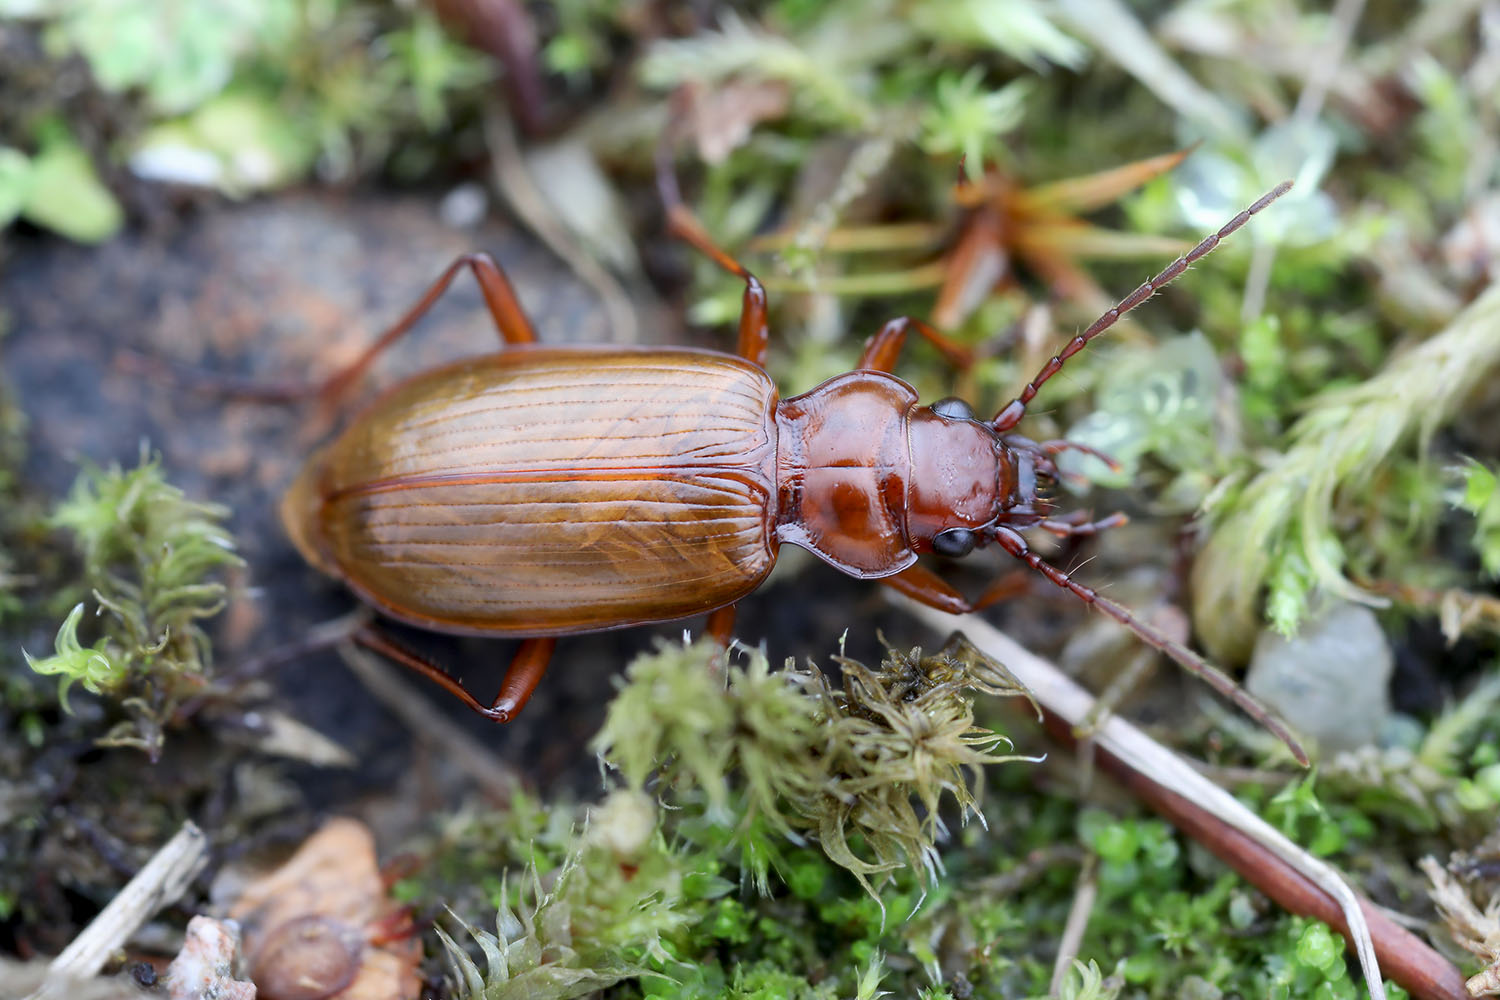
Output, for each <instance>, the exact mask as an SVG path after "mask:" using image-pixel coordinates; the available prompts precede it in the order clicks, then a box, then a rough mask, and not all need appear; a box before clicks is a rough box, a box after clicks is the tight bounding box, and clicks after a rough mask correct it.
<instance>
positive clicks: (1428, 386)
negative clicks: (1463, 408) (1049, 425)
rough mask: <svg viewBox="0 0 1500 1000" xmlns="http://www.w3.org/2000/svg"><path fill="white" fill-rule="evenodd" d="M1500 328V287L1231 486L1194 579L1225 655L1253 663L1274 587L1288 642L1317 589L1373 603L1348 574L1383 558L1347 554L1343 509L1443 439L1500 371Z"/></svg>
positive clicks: (1217, 507)
mask: <svg viewBox="0 0 1500 1000" xmlns="http://www.w3.org/2000/svg"><path fill="white" fill-rule="evenodd" d="M1497 323H1500V288H1492V289H1490V290H1489V291H1488V292H1486V293H1485V294H1484V295H1482V296H1481V297H1480V298H1478V299H1477V300H1475V301H1474V303H1473V304H1472V305H1470V306H1469V307H1468V308H1467V309H1465V310H1464V311H1463V313H1461V314H1460V315H1459V316H1458V317H1456V318H1455V319H1454V321H1453V322H1452V324H1450V325H1449V327H1448V328H1447V329H1446V330H1444V331H1443V332H1441V333H1439V334H1438V335H1437V336H1435V337H1433V338H1432V339H1431V340H1429V341H1427V342H1426V343H1424V344H1422V345H1421V346H1420V347H1417V348H1414V349H1413V350H1411V351H1409V352H1407V353H1406V354H1403V355H1401V356H1400V357H1397V358H1395V359H1393V360H1392V361H1391V362H1390V364H1389V365H1388V366H1387V367H1386V369H1385V370H1384V371H1382V372H1381V373H1380V374H1378V375H1376V376H1375V377H1374V378H1371V379H1368V380H1367V381H1365V382H1361V383H1360V384H1358V385H1356V386H1351V387H1347V388H1342V389H1336V390H1333V391H1331V392H1329V393H1327V394H1325V395H1323V396H1320V397H1318V398H1316V399H1314V400H1313V401H1312V403H1311V404H1309V407H1308V411H1307V413H1306V414H1305V415H1304V416H1303V417H1302V418H1301V419H1300V420H1298V421H1297V423H1296V425H1295V426H1294V427H1293V428H1292V430H1291V433H1290V443H1289V445H1288V447H1287V448H1286V451H1285V453H1284V454H1282V455H1279V456H1277V457H1276V458H1275V460H1274V462H1272V463H1271V464H1269V465H1268V466H1267V467H1266V468H1265V469H1264V470H1263V471H1261V472H1260V473H1259V474H1257V475H1255V476H1254V477H1253V478H1251V479H1249V480H1248V481H1246V482H1243V483H1240V484H1224V485H1223V486H1222V487H1221V492H1220V494H1219V497H1218V500H1219V502H1218V503H1216V504H1214V505H1213V506H1211V507H1210V514H1211V517H1212V522H1213V527H1212V529H1211V533H1210V535H1209V539H1208V544H1207V545H1206V546H1205V547H1204V550H1203V552H1202V553H1201V554H1200V555H1199V556H1198V559H1197V562H1196V563H1195V565H1194V574H1193V592H1194V602H1193V607H1194V620H1195V622H1196V623H1197V625H1198V629H1199V632H1200V634H1201V635H1202V636H1203V639H1204V642H1205V643H1206V644H1207V645H1208V647H1209V649H1210V650H1211V651H1213V652H1214V654H1215V655H1216V656H1218V657H1219V658H1221V659H1229V660H1237V659H1240V658H1242V657H1243V654H1244V653H1245V652H1246V651H1247V650H1248V648H1249V644H1250V642H1251V641H1252V639H1253V638H1254V635H1255V631H1256V626H1257V623H1258V617H1259V616H1258V614H1257V611H1258V608H1257V603H1258V599H1259V597H1260V595H1261V593H1262V592H1263V590H1264V589H1265V588H1267V587H1269V591H1270V592H1269V594H1268V596H1267V607H1268V609H1269V612H1270V614H1271V617H1272V621H1273V624H1275V625H1276V626H1277V628H1279V629H1280V630H1281V631H1283V632H1284V633H1288V634H1290V633H1292V632H1294V631H1295V629H1296V626H1297V624H1298V622H1300V621H1301V619H1302V616H1303V615H1304V613H1305V611H1306V608H1307V603H1308V600H1309V598H1310V597H1311V595H1312V593H1313V591H1314V590H1315V589H1320V590H1324V591H1327V592H1329V593H1333V594H1338V595H1341V596H1345V597H1353V598H1355V599H1361V598H1362V599H1366V600H1368V599H1370V598H1369V595H1368V594H1366V593H1364V592H1363V591H1361V590H1359V589H1358V588H1357V587H1355V586H1354V584H1352V583H1350V582H1349V580H1348V579H1347V577H1346V575H1345V574H1346V573H1347V572H1348V571H1349V569H1350V566H1351V565H1352V566H1354V567H1355V568H1357V569H1359V570H1361V571H1362V572H1363V573H1364V575H1370V571H1371V569H1372V568H1373V564H1376V563H1378V562H1379V561H1380V559H1381V557H1382V553H1380V552H1378V551H1369V550H1368V549H1369V547H1368V546H1363V547H1359V548H1356V549H1355V550H1354V551H1350V550H1349V549H1348V546H1350V545H1354V546H1360V542H1359V540H1358V539H1357V538H1353V537H1350V536H1349V535H1348V534H1347V533H1340V532H1337V531H1336V530H1335V528H1334V517H1335V514H1336V513H1337V512H1338V511H1339V505H1340V502H1341V501H1343V502H1346V503H1347V502H1349V501H1350V500H1351V499H1352V498H1351V494H1353V493H1355V492H1358V491H1360V490H1364V489H1370V488H1372V484H1373V483H1375V481H1376V480H1377V479H1380V478H1382V473H1383V472H1385V471H1386V470H1387V461H1388V460H1389V459H1390V458H1391V457H1392V456H1393V454H1394V453H1395V452H1396V450H1397V449H1398V448H1400V447H1401V446H1402V445H1404V444H1406V443H1407V442H1412V441H1415V442H1417V443H1418V444H1419V446H1420V447H1422V448H1425V447H1426V443H1427V442H1428V441H1429V440H1430V439H1431V436H1432V433H1433V431H1434V430H1436V429H1437V428H1438V427H1439V426H1441V425H1442V424H1443V423H1444V422H1445V421H1446V420H1448V419H1449V418H1450V417H1451V416H1452V414H1453V413H1454V412H1455V411H1456V410H1457V409H1458V407H1459V406H1460V405H1461V404H1462V403H1463V402H1464V400H1465V399H1467V398H1468V396H1469V395H1470V394H1471V393H1472V392H1473V390H1474V388H1475V387H1476V386H1477V385H1479V384H1481V383H1482V382H1483V380H1484V379H1485V378H1486V376H1487V375H1488V374H1489V373H1491V372H1493V371H1494V370H1495V369H1496V367H1497V366H1500V337H1496V336H1495V333H1494V331H1495V328H1496V324H1497ZM1380 492H1385V491H1380V490H1377V494H1378V493H1380ZM1369 534H1370V535H1371V536H1373V537H1374V538H1375V539H1377V540H1378V539H1379V538H1380V535H1379V534H1378V533H1375V532H1373V531H1372V532H1370V533H1369Z"/></svg>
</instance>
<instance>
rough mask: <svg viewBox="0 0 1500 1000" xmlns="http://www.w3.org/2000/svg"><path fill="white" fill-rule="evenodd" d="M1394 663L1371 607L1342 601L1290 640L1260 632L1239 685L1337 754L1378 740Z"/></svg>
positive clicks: (1330, 751) (1385, 712)
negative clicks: (1245, 672) (1248, 666)
mask: <svg viewBox="0 0 1500 1000" xmlns="http://www.w3.org/2000/svg"><path fill="white" fill-rule="evenodd" d="M1394 666H1395V658H1394V657H1393V656H1392V655H1391V650H1390V647H1389V646H1388V645H1387V644H1386V641H1385V633H1384V632H1383V631H1381V628H1380V623H1379V622H1378V621H1377V620H1376V618H1375V613H1374V612H1372V611H1371V610H1370V609H1369V608H1367V607H1365V606H1364V605H1361V604H1352V603H1349V602H1347V601H1344V602H1339V603H1337V604H1334V605H1332V606H1330V607H1327V608H1325V609H1323V610H1321V611H1319V612H1317V613H1315V615H1314V616H1313V617H1311V618H1310V619H1309V620H1308V621H1306V622H1304V623H1303V625H1302V629H1301V631H1299V632H1298V633H1297V635H1296V636H1294V637H1293V638H1291V639H1288V638H1286V637H1285V636H1283V635H1281V634H1280V633H1278V632H1274V631H1272V630H1270V629H1265V630H1263V631H1262V632H1261V633H1260V635H1259V637H1257V638H1256V640H1255V652H1254V654H1253V655H1252V656H1251V658H1250V672H1249V674H1248V675H1246V677H1245V689H1246V690H1247V691H1249V692H1250V693H1251V694H1252V695H1254V696H1255V697H1257V698H1259V699H1260V700H1261V701H1263V702H1265V704H1266V705H1267V706H1268V707H1269V708H1270V709H1271V711H1273V712H1275V713H1276V714H1277V715H1279V716H1281V718H1282V719H1284V720H1285V721H1286V722H1287V723H1288V724H1289V725H1290V726H1291V727H1292V729H1294V730H1295V731H1296V732H1297V733H1298V734H1299V735H1301V736H1304V737H1306V738H1308V739H1310V740H1312V741H1314V742H1316V743H1317V745H1318V746H1319V747H1320V748H1321V749H1322V750H1324V751H1325V752H1329V753H1337V752H1340V751H1344V750H1355V749H1358V748H1359V747H1363V746H1368V745H1370V744H1373V743H1375V742H1376V741H1377V740H1378V739H1379V737H1380V735H1381V731H1382V729H1383V728H1384V726H1385V723H1386V719H1387V717H1388V716H1389V715H1390V712H1391V706H1390V697H1389V693H1388V690H1387V689H1388V687H1389V685H1390V679H1391V671H1392V670H1393V669H1394Z"/></svg>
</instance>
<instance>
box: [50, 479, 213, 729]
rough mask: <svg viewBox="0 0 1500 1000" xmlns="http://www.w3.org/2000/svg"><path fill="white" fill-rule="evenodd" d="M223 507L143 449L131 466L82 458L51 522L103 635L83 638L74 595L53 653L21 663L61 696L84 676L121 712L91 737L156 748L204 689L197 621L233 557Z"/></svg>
mask: <svg viewBox="0 0 1500 1000" xmlns="http://www.w3.org/2000/svg"><path fill="white" fill-rule="evenodd" d="M228 515H229V511H228V510H227V509H226V508H224V507H221V506H219V505H217V504H206V503H198V502H195V501H192V500H188V499H187V498H186V497H184V496H183V493H182V491H181V490H179V489H177V488H176V487H175V486H172V485H170V484H169V483H167V481H166V480H165V478H164V477H163V476H162V472H161V466H160V463H159V462H158V461H157V460H156V459H154V458H149V457H147V456H145V455H143V456H142V458H141V462H140V464H139V465H138V466H136V468H134V469H131V470H128V471H127V470H124V469H121V468H120V467H119V466H117V465H112V466H110V467H109V468H107V469H100V468H97V467H94V466H86V467H85V468H84V470H83V472H82V473H80V475H79V477H78V479H77V481H76V482H75V483H74V484H73V489H72V491H71V493H70V494H69V495H68V498H67V499H66V500H64V501H63V502H62V503H61V504H59V505H58V507H57V509H56V511H55V513H54V514H53V515H52V523H53V525H54V526H56V527H58V528H63V529H66V530H67V531H68V532H69V533H71V534H72V536H73V539H74V544H75V547H76V549H77V551H78V554H79V556H80V557H81V558H82V561H83V573H82V576H83V581H84V583H85V585H86V586H87V587H88V588H90V590H91V592H92V598H93V604H94V605H95V608H96V614H97V615H98V616H99V618H100V619H101V622H102V624H101V631H102V633H103V634H102V635H100V636H99V637H98V638H97V639H96V640H95V641H94V642H93V644H92V645H88V646H85V645H84V644H83V643H82V642H81V641H80V640H79V638H78V626H79V624H80V622H81V620H82V618H83V615H84V608H85V605H86V604H87V603H88V602H80V603H79V604H77V605H76V606H75V607H74V608H73V610H72V611H71V612H70V613H69V614H68V616H67V618H66V619H65V620H64V622H63V624H62V626H61V628H59V629H58V632H57V640H56V643H55V646H56V648H55V651H54V653H53V654H52V655H51V656H47V657H41V658H34V657H32V656H31V655H30V654H29V653H28V654H26V662H27V663H29V664H30V665H31V669H32V670H34V671H36V672H37V673H38V674H44V675H52V676H57V677H59V678H60V681H59V686H58V697H59V698H60V699H61V700H62V702H63V704H64V706H65V707H66V706H67V696H68V689H69V688H70V687H72V685H74V684H80V685H82V686H83V687H84V689H86V690H88V691H90V692H92V693H94V694H98V695H102V696H105V697H106V698H108V699H109V700H110V701H111V702H112V703H114V704H116V705H118V706H119V707H120V708H121V709H123V710H124V711H125V713H126V714H127V715H128V716H129V718H128V719H125V720H122V721H120V722H118V723H117V724H116V725H115V726H114V727H113V728H111V729H110V730H109V732H108V733H106V734H105V735H104V736H103V737H101V738H100V740H99V742H100V743H101V744H103V745H106V746H133V747H137V748H139V749H141V750H144V751H146V752H147V753H148V754H150V755H152V756H153V757H155V755H156V754H157V753H158V752H159V751H160V749H161V745H162V740H163V738H164V737H163V733H162V729H163V727H164V726H165V725H166V723H167V721H168V720H169V719H171V718H172V716H173V714H174V713H175V712H176V710H177V708H178V707H179V706H180V705H181V704H182V703H183V701H184V700H185V699H187V698H188V697H189V696H190V695H193V694H196V693H199V692H201V691H203V690H204V688H205V686H206V684H207V673H208V668H209V664H210V660H211V655H210V649H209V641H208V636H207V634H206V633H205V632H204V631H203V629H202V627H201V626H200V625H199V622H200V621H201V620H202V619H204V618H208V617H211V616H212V615H215V614H217V613H218V612H219V610H220V609H221V608H223V606H224V600H225V594H226V590H225V586H224V584H223V583H222V582H221V581H219V580H217V579H215V576H216V574H218V573H219V572H221V571H223V570H224V569H227V568H230V567H234V566H238V565H240V564H241V560H240V558H239V556H237V555H235V552H234V539H233V538H232V537H231V536H230V535H229V533H228V532H227V531H226V530H225V529H224V527H223V521H224V520H225V518H227V517H228Z"/></svg>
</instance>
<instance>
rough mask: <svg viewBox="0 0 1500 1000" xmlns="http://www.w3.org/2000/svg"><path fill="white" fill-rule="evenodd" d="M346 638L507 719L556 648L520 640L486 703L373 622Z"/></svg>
mask: <svg viewBox="0 0 1500 1000" xmlns="http://www.w3.org/2000/svg"><path fill="white" fill-rule="evenodd" d="M350 638H351V639H353V640H354V641H355V642H356V643H358V644H359V645H361V646H364V647H365V648H366V649H369V650H371V651H373V652H376V653H379V654H380V655H381V656H384V657H386V658H387V659H390V660H394V661H395V662H397V663H399V664H401V665H402V666H404V667H407V668H409V669H411V670H414V671H416V672H417V673H419V674H421V675H422V676H423V677H426V678H427V679H428V680H430V681H432V682H433V683H435V684H437V685H438V686H439V687H441V688H442V689H443V690H445V691H447V692H448V693H449V694H451V695H453V696H454V697H455V698H457V699H458V700H459V701H461V702H463V703H464V704H465V705H467V706H469V708H471V709H473V710H474V711H476V712H478V713H479V714H480V715H482V716H484V717H485V718H487V719H493V720H494V721H496V722H509V721H511V720H512V719H514V718H515V717H516V716H517V715H519V714H520V712H521V709H523V708H525V707H526V703H527V702H528V701H530V700H531V694H532V692H533V691H535V690H536V686H537V683H538V682H539V681H540V680H541V679H542V675H543V674H544V673H546V672H547V665H548V664H549V663H550V662H551V661H552V653H553V650H555V649H556V648H557V640H556V639H553V638H540V639H526V640H524V641H523V642H522V643H521V647H520V648H519V649H517V650H516V653H515V656H514V657H512V658H511V661H510V667H509V668H507V670H506V671H505V678H504V679H503V680H501V682H500V694H499V695H497V696H496V698H495V700H494V701H493V702H492V703H491V704H490V705H489V706H488V707H486V706H485V705H484V704H483V703H481V702H480V701H479V699H477V698H475V697H474V696H473V695H472V694H470V693H469V690H468V689H467V688H465V687H464V686H463V683H462V682H460V681H458V680H456V679H455V678H453V677H452V676H450V675H449V674H448V673H447V671H445V670H443V669H442V668H441V667H439V666H438V665H437V664H435V663H433V662H432V661H431V660H428V659H427V658H426V657H423V656H419V655H418V654H416V653H414V652H412V651H411V650H409V649H407V648H405V647H404V646H401V645H399V644H398V643H396V641H395V640H393V639H391V638H390V637H389V636H387V635H386V634H385V633H383V632H381V631H380V630H378V629H376V628H375V627H374V626H369V625H367V626H365V627H364V628H361V629H359V630H357V631H356V632H354V633H353V634H352V635H351V636H350Z"/></svg>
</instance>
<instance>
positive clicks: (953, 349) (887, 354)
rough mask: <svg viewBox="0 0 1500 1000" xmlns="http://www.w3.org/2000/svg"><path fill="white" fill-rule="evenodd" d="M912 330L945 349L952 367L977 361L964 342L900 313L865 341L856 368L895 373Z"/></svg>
mask: <svg viewBox="0 0 1500 1000" xmlns="http://www.w3.org/2000/svg"><path fill="white" fill-rule="evenodd" d="M912 330H915V331H917V333H918V334H920V335H921V337H922V339H924V340H926V341H927V342H928V343H929V344H931V345H932V346H933V347H936V348H937V349H938V350H939V351H941V352H942V355H943V357H945V358H947V359H948V362H949V363H950V364H951V365H953V367H955V368H958V369H960V370H962V369H966V368H968V367H970V366H971V365H973V364H974V352H973V351H971V350H969V349H968V348H967V347H965V346H964V345H962V344H960V343H958V342H957V341H955V340H952V339H951V338H949V337H945V336H944V335H943V334H941V333H939V332H938V331H937V330H936V329H934V328H933V327H932V326H931V325H930V324H928V323H924V322H922V321H921V320H919V319H913V318H912V317H910V316H898V317H896V318H895V319H893V320H890V321H888V322H887V323H886V324H885V326H883V327H881V328H880V330H879V331H877V332H876V333H875V334H874V335H873V336H872V337H870V339H869V340H868V341H867V342H866V343H865V349H864V352H863V353H862V354H860V356H859V363H858V364H856V365H855V367H856V368H860V369H863V370H865V371H876V372H885V373H886V374H893V373H894V372H895V370H896V359H897V357H899V356H900V354H901V348H902V347H904V346H906V335H907V334H908V333H910V332H911V331H912Z"/></svg>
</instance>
